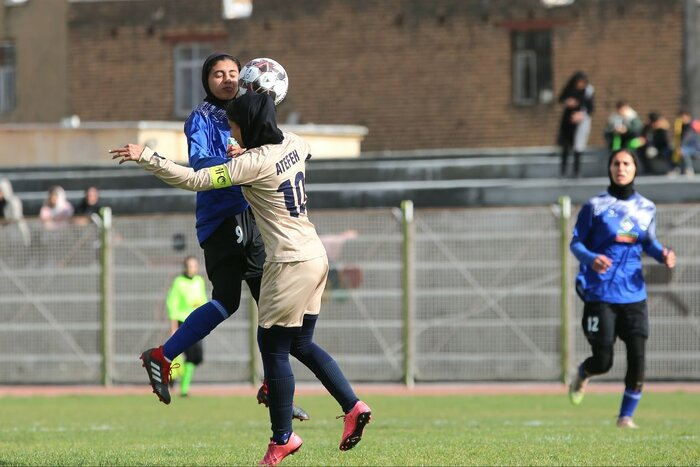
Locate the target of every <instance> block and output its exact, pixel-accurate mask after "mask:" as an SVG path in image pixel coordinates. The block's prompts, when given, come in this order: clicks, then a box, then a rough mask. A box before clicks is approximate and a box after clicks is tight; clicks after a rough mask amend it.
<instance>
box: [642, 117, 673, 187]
mask: <svg viewBox="0 0 700 467" xmlns="http://www.w3.org/2000/svg"><path fill="white" fill-rule="evenodd" d="M670 128H671V126H670V124H669V122H668V120H666V118H664V116H663V115H661V114H660V113H658V112H649V116H648V119H647V122H646V123H645V124H644V129H643V130H642V138H643V139H642V141H643V144H642V146H640V147H639V150H638V153H637V155H638V157H639V160H640V162H641V163H642V166H643V167H644V173H647V174H654V173H655V172H656V171H655V167H654V165H653V164H652V161H653V160H656V161H659V165H663V166H664V167H665V169H666V170H664V172H663V173H666V172H668V170H669V169H668V168H669V167H670V165H671V155H672V153H673V146H672V145H671V139H670V137H669V129H670ZM656 169H657V170H658V167H656Z"/></svg>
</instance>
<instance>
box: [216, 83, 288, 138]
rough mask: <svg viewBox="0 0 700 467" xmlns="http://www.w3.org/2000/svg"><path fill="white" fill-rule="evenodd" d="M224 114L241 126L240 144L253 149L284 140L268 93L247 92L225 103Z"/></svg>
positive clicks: (273, 104)
mask: <svg viewBox="0 0 700 467" xmlns="http://www.w3.org/2000/svg"><path fill="white" fill-rule="evenodd" d="M226 116H227V117H228V119H229V120H231V121H232V122H236V123H237V124H238V126H240V127H241V138H242V139H243V141H242V142H241V144H242V145H243V146H245V148H246V149H253V148H257V147H260V146H263V145H265V144H279V143H281V142H282V140H284V136H283V135H282V131H281V130H280V129H279V128H277V116H276V114H275V103H274V101H273V100H272V97H270V96H269V95H268V94H258V93H254V92H247V93H245V94H243V95H242V96H239V97H237V98H236V99H234V100H232V101H230V102H229V103H228V104H227V105H226Z"/></svg>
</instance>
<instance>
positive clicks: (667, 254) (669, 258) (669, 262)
mask: <svg viewBox="0 0 700 467" xmlns="http://www.w3.org/2000/svg"><path fill="white" fill-rule="evenodd" d="M663 255H664V264H665V265H666V267H667V268H669V269H673V268H675V267H676V252H675V251H673V250H669V249H668V248H664V250H663Z"/></svg>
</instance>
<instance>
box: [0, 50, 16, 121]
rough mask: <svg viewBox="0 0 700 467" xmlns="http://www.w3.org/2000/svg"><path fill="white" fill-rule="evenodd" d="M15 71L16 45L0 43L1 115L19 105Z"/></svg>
mask: <svg viewBox="0 0 700 467" xmlns="http://www.w3.org/2000/svg"><path fill="white" fill-rule="evenodd" d="M15 70H16V67H15V44H14V43H12V42H0V113H6V112H10V111H12V110H14V108H15V105H16V103H17V92H16V88H15V83H16V79H15Z"/></svg>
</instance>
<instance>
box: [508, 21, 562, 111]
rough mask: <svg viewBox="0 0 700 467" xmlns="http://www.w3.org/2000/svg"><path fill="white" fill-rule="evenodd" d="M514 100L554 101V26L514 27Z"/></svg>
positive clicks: (518, 103) (534, 102)
mask: <svg viewBox="0 0 700 467" xmlns="http://www.w3.org/2000/svg"><path fill="white" fill-rule="evenodd" d="M511 44H512V48H511V50H512V73H513V78H512V82H513V103H514V104H516V105H535V104H548V103H550V102H552V99H553V93H552V33H551V31H550V30H535V31H530V30H527V31H512V32H511Z"/></svg>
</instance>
